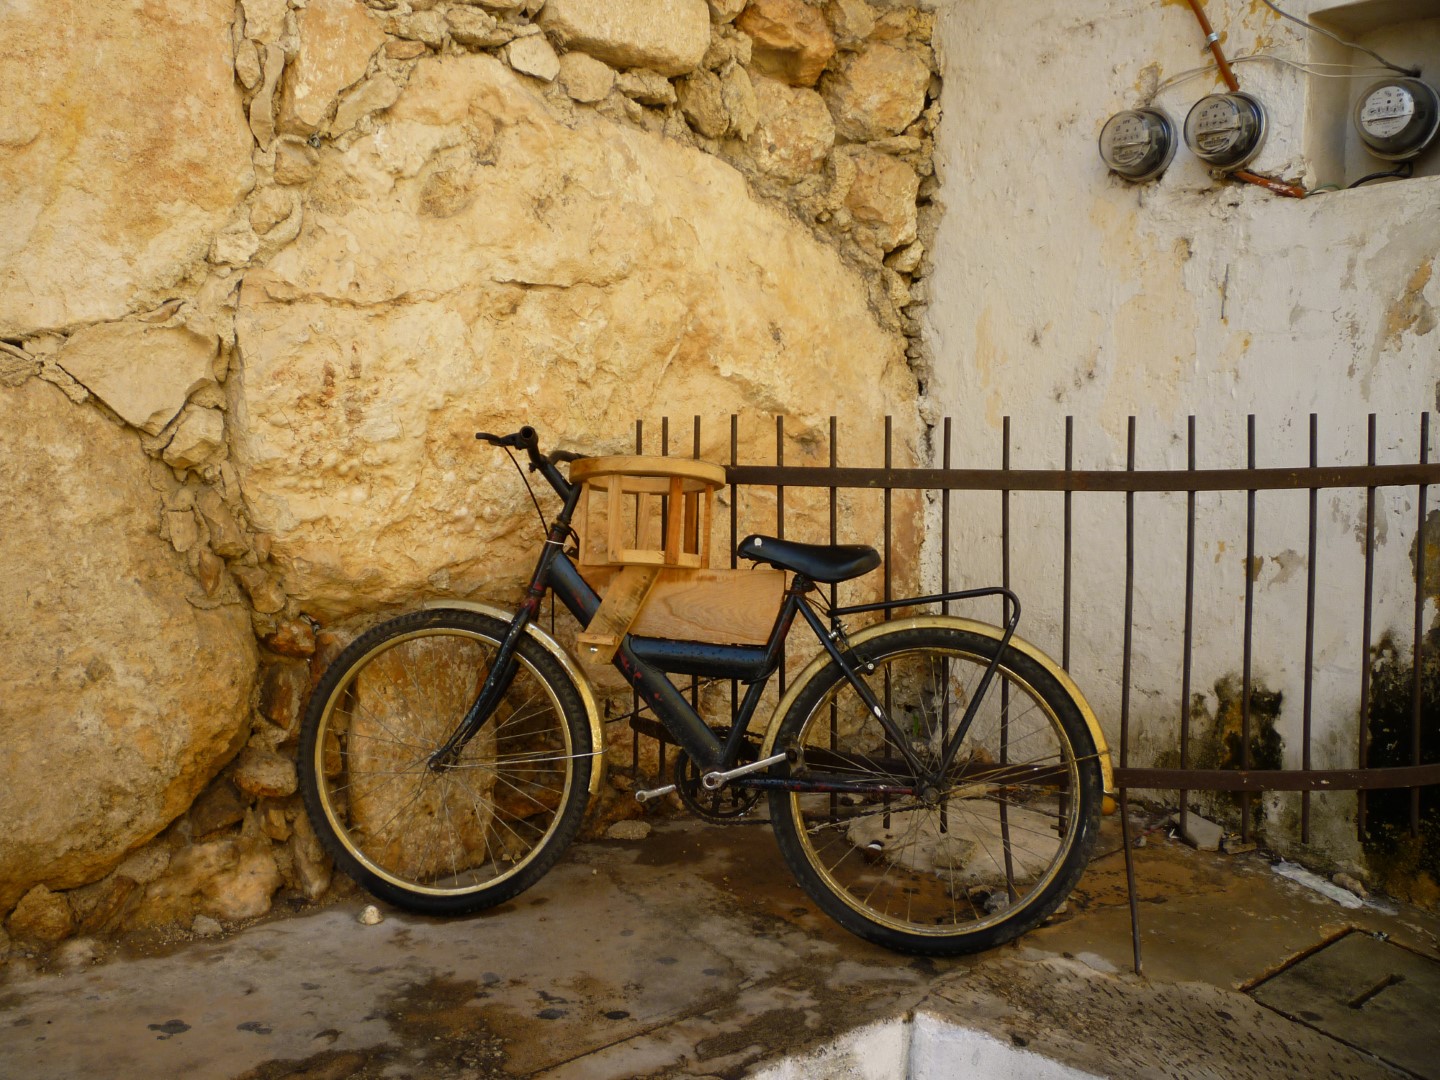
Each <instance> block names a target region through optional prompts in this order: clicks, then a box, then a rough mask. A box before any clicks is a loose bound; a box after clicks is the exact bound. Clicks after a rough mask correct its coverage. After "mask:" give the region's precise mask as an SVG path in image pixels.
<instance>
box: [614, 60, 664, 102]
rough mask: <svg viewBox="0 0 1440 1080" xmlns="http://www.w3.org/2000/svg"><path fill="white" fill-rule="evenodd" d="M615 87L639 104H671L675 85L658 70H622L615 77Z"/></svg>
mask: <svg viewBox="0 0 1440 1080" xmlns="http://www.w3.org/2000/svg"><path fill="white" fill-rule="evenodd" d="M615 87H616V89H618V90H619V91H620V92H621V93H622V94H624V95H625V96H626V97H628V98H630V99H631V100H632V101H638V102H639V103H640V104H641V105H673V104H674V103H675V87H673V86H672V85H670V80H669V79H667V78H665V76H664V75H661V74H660V73H659V72H658V71H646V70H645V69H644V68H638V69H636V70H635V71H622V72H620V74H619V75H617V76H616V77H615Z"/></svg>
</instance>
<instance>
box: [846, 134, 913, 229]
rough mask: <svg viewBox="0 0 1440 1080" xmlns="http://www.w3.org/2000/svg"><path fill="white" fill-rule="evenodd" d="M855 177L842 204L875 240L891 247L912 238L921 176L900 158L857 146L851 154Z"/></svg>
mask: <svg viewBox="0 0 1440 1080" xmlns="http://www.w3.org/2000/svg"><path fill="white" fill-rule="evenodd" d="M852 157H853V160H854V162H855V179H854V181H853V182H852V183H851V185H850V190H849V192H848V193H847V194H846V196H845V208H846V209H847V210H849V211H850V213H851V215H852V216H853V217H854V219H855V221H856V222H857V223H859V224H861V225H865V226H869V228H870V231H871V233H872V235H873V236H874V238H875V241H876V243H877V244H879V245H880V247H881V248H882V249H883V250H885V251H891V250H893V249H894V248H897V247H899V246H901V245H902V244H908V243H910V242H911V241H912V240H914V239H915V192H916V191H917V190H918V188H919V187H920V178H919V177H918V176H916V175H915V170H914V169H912V168H911V167H910V166H909V165H906V164H905V162H903V161H901V160H900V159H899V158H893V157H891V156H890V155H888V154H877V153H875V152H874V151H871V150H860V151H857V152H855V153H854V154H853V155H852Z"/></svg>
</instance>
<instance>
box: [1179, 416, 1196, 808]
mask: <svg viewBox="0 0 1440 1080" xmlns="http://www.w3.org/2000/svg"><path fill="white" fill-rule="evenodd" d="M1185 443H1186V450H1185V467H1186V468H1187V469H1189V470H1190V471H1191V472H1194V471H1195V417H1194V416H1193V415H1192V416H1190V417H1189V418H1188V419H1187V420H1186V422H1185ZM1194 655H1195V492H1193V491H1188V492H1186V493H1185V641H1184V645H1183V655H1182V657H1181V660H1180V768H1182V769H1188V768H1190V676H1191V673H1192V672H1191V667H1192V661H1193V660H1194ZM1189 803H1190V793H1189V792H1188V791H1183V790H1182V791H1181V792H1180V832H1181V833H1182V834H1183V833H1184V832H1185V830H1186V827H1187V826H1188V824H1189V821H1188V814H1189V813H1190V810H1189Z"/></svg>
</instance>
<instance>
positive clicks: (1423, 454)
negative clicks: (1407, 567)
mask: <svg viewBox="0 0 1440 1080" xmlns="http://www.w3.org/2000/svg"><path fill="white" fill-rule="evenodd" d="M1429 463H1430V413H1429V411H1428V410H1427V411H1425V412H1422V413H1421V414H1420V464H1421V465H1428V464H1429ZM1427 492H1428V485H1426V484H1420V485H1419V486H1418V487H1417V489H1416V492H1415V496H1416V498H1415V501H1416V503H1417V504H1418V507H1417V509H1416V511H1415V513H1416V515H1417V516H1416V519H1415V521H1416V524H1415V645H1414V653H1413V655H1412V657H1411V665H1412V666H1411V682H1410V764H1412V765H1419V764H1420V749H1421V746H1420V725H1421V719H1422V717H1421V712H1422V710H1421V704H1422V702H1421V689H1422V684H1421V678H1420V676H1421V671H1422V668H1421V660H1422V658H1423V656H1422V654H1423V650H1422V648H1421V646H1422V645H1423V643H1424V641H1425V497H1426V494H1427ZM1410 835H1411V836H1419V835H1420V789H1419V788H1418V787H1417V788H1411V789H1410Z"/></svg>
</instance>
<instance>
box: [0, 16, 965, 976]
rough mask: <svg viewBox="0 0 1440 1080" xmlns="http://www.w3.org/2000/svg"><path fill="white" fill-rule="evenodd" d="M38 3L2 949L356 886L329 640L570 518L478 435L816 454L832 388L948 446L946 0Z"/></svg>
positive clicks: (8, 351) (2, 475) (236, 915)
mask: <svg viewBox="0 0 1440 1080" xmlns="http://www.w3.org/2000/svg"><path fill="white" fill-rule="evenodd" d="M4 19H5V27H4V33H3V34H0V77H3V79H4V84H5V85H6V86H7V87H10V88H11V93H10V95H9V97H8V98H7V108H6V115H5V116H4V117H0V145H3V147H4V151H5V152H4V154H3V155H0V223H3V228H0V430H3V431H4V432H5V435H4V439H5V448H4V454H3V456H0V520H4V521H5V522H6V527H5V529H4V530H3V532H0V556H3V558H4V561H5V565H6V566H7V571H8V572H7V574H6V576H5V578H4V580H3V581H0V646H3V648H0V685H3V686H4V687H5V691H4V696H3V697H0V774H3V775H4V776H5V777H6V783H5V785H4V786H3V787H0V816H3V818H4V820H5V821H6V823H7V829H6V831H5V835H4V836H3V837H0V918H3V919H4V923H5V927H6V931H5V932H0V956H3V955H4V954H5V952H6V951H7V949H12V948H14V949H21V950H23V949H27V948H30V947H31V946H32V945H34V944H35V943H41V944H44V943H53V942H55V941H58V940H61V939H63V938H65V937H67V936H69V935H72V934H75V933H83V934H98V933H104V932H111V931H115V930H123V929H129V928H136V927H145V926H160V925H173V924H179V925H186V926H188V925H190V924H191V923H192V921H194V920H197V918H198V919H199V920H200V921H199V922H198V923H197V924H196V925H199V926H205V927H208V926H212V925H213V922H212V920H222V921H223V920H236V919H244V918H248V917H253V916H256V915H260V914H263V913H264V912H265V911H267V910H268V909H269V907H270V905H271V903H272V902H273V899H274V897H275V896H276V895H278V894H279V893H280V892H281V890H286V891H288V893H289V894H290V895H295V896H306V897H311V898H314V897H318V896H320V895H322V894H323V893H324V892H325V890H326V889H327V888H328V886H329V881H330V871H329V867H328V865H327V863H326V861H325V859H324V858H323V856H322V855H321V853H320V852H319V850H318V846H317V844H316V841H315V839H314V836H313V834H311V832H310V830H309V828H308V826H307V824H306V822H305V819H304V815H303V812H302V811H301V809H300V807H299V804H298V799H297V797H296V795H295V786H296V778H295V769H294V764H293V746H294V740H295V737H296V733H297V726H298V718H299V715H300V713H301V712H302V710H303V707H304V702H305V699H306V696H307V695H308V692H309V689H310V686H311V684H312V682H313V680H314V679H315V678H316V677H318V672H319V670H320V669H321V668H322V667H323V662H324V659H325V658H326V657H327V656H328V655H331V654H332V653H333V649H334V648H336V647H337V646H338V644H339V643H340V642H341V641H343V640H345V639H346V638H347V637H348V636H349V635H350V634H351V633H353V632H354V629H353V628H354V626H355V625H356V624H357V623H358V622H359V621H361V620H363V619H365V618H367V617H370V616H369V613H372V612H374V611H377V610H380V609H384V608H387V607H398V606H405V605H409V604H413V603H416V602H418V601H419V600H420V599H423V598H427V597H432V596H444V595H452V596H473V597H477V598H493V599H500V600H504V599H507V598H508V597H510V596H512V595H513V594H514V591H515V588H516V586H517V583H518V581H519V577H520V575H521V574H522V573H523V572H524V569H525V562H526V559H527V557H528V552H529V551H530V550H531V547H532V545H533V542H534V538H535V528H534V525H533V522H532V513H531V511H530V510H529V509H528V506H529V504H528V500H527V499H526V497H525V495H524V492H523V490H522V489H520V487H519V485H518V482H517V481H516V480H515V478H514V477H513V475H509V476H507V475H506V474H505V472H504V471H502V470H501V469H499V468H498V461H497V456H496V455H494V454H493V452H485V451H483V450H482V449H481V448H478V447H477V446H476V445H475V443H474V441H473V437H472V436H473V432H474V431H475V430H476V429H480V428H484V429H489V430H510V429H513V428H514V427H516V426H518V425H519V424H522V423H527V422H528V423H533V424H535V425H536V426H537V427H539V428H540V430H541V431H542V434H543V436H544V438H545V439H546V441H547V443H549V444H557V443H558V444H559V445H562V446H566V447H569V448H573V449H580V450H585V451H588V452H605V451H616V450H621V449H625V448H627V447H628V446H629V444H630V442H631V440H632V438H633V436H632V435H631V433H630V432H631V424H632V422H633V420H634V419H635V418H637V417H645V418H652V419H653V418H656V417H658V416H661V415H668V416H675V417H682V418H684V419H685V421H686V425H687V427H688V419H689V417H690V416H692V415H699V416H703V417H705V418H706V422H707V428H706V431H707V432H708V435H707V437H706V441H705V445H704V447H703V450H704V452H705V453H706V454H707V456H711V457H714V458H718V459H721V460H724V459H725V458H726V457H727V456H728V441H729V425H728V423H726V422H725V418H726V417H727V416H728V415H729V414H731V413H740V414H741V415H742V425H741V430H742V440H741V455H742V459H744V460H752V461H763V460H771V457H770V455H772V454H773V452H774V434H773V425H771V424H770V423H769V421H768V419H767V418H768V417H769V416H770V415H772V414H777V413H783V414H785V415H786V416H787V427H786V431H787V436H788V439H787V446H786V460H787V462H789V463H803V462H806V461H809V460H813V459H814V454H815V453H816V452H817V451H816V449H815V448H816V447H817V446H818V445H819V444H820V440H819V439H818V438H817V434H818V433H819V432H820V431H821V430H823V427H824V423H825V418H826V417H828V416H829V415H830V414H832V413H835V414H839V415H840V416H841V418H842V424H843V425H844V426H845V429H846V431H847V452H848V453H852V454H854V455H855V459H854V460H855V463H857V464H858V463H867V464H868V463H870V462H872V461H875V460H878V457H879V453H880V450H879V442H880V427H879V425H878V423H877V422H876V418H877V417H879V416H882V415H886V414H894V415H895V418H896V435H897V444H898V453H897V460H900V461H904V460H913V459H915V458H916V457H917V456H918V455H919V454H920V453H921V452H922V441H923V428H922V424H921V422H920V419H919V416H918V412H917V399H918V395H919V393H920V391H921V389H922V388H921V386H920V384H919V382H918V380H917V377H916V375H915V371H916V369H917V365H919V363H920V362H921V361H923V354H922V352H921V350H922V348H923V346H922V345H921V344H920V342H919V337H918V332H919V322H918V321H917V320H918V316H919V315H920V313H921V311H922V310H923V307H924V304H925V300H926V297H925V288H926V286H925V282H924V280H923V278H924V275H925V274H927V273H928V271H929V263H928V257H927V251H926V246H927V244H928V242H929V237H931V236H932V235H933V233H934V230H935V227H936V219H935V215H936V213H937V210H936V208H935V207H934V205H933V204H932V203H931V196H932V195H933V194H934V184H935V181H934V178H933V176H932V175H931V165H930V162H931V152H932V141H931V140H932V134H933V132H934V129H935V125H936V122H937V120H938V106H937V105H936V104H935V101H936V98H937V97H938V93H939V80H938V78H937V77H936V75H935V74H934V70H935V65H934V59H933V55H932V52H931V49H930V45H929V38H930V34H931V29H932V25H931V22H932V17H931V16H930V15H929V14H927V13H926V12H923V11H921V10H919V6H918V5H917V4H914V3H910V2H899V0H889V2H872V3H867V2H865V0H826V2H819V0H816V2H802V0H752V2H750V3H748V4H747V3H746V2H745V0H709V2H708V3H706V2H704V0H548V2H545V0H478V2H461V0H455V2H437V0H368V2H366V3H362V2H360V0H239V2H238V3H237V2H235V0H199V2H196V3H193V4H188V5H185V6H184V9H183V10H179V9H174V10H172V9H170V8H167V9H165V10H164V11H161V10H159V9H156V8H154V7H152V6H149V5H144V4H140V3H121V4H108V5H91V4H81V3H78V2H75V0H54V2H49V3H46V4H44V5H41V4H39V3H27V2H22V3H20V4H16V5H11V6H10V7H9V8H7V10H6V12H5V15H4ZM652 430H653V429H652ZM687 445H688V444H687ZM502 460H503V459H502ZM798 502H799V501H798V500H797V503H798ZM857 527H863V522H861V523H859V525H857ZM822 528H823V525H822V524H821V519H820V518H819V517H818V516H814V517H812V516H811V515H810V514H808V513H807V512H806V510H805V509H804V507H803V506H800V507H799V509H798V510H797V511H795V512H792V513H791V514H790V515H789V516H788V517H787V529H788V531H789V535H792V536H796V537H800V538H814V539H820V538H821V537H822V535H823V534H822V532H821V529H822ZM917 542H918V538H917ZM317 639H318V640H317ZM602 801H604V800H602ZM12 943H13V944H12Z"/></svg>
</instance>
